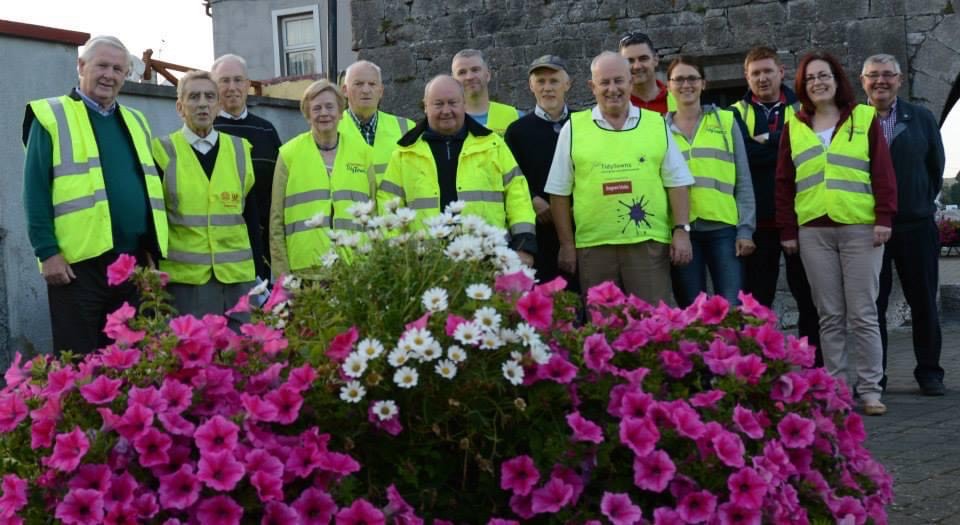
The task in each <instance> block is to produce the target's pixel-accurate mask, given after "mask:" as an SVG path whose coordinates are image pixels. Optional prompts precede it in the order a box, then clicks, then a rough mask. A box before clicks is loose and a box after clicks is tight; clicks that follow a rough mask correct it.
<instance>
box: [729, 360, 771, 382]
mask: <svg viewBox="0 0 960 525" xmlns="http://www.w3.org/2000/svg"><path fill="white" fill-rule="evenodd" d="M733 370H734V372H735V373H736V374H737V378H738V379H741V380H743V381H746V382H747V384H750V385H755V384H757V383H758V382H760V378H761V376H763V373H764V372H766V370H767V365H766V364H764V362H763V359H762V358H761V357H760V356H758V355H756V354H750V355H745V356H742V357H740V359H738V360H737V362H736V364H735V365H734V368H733Z"/></svg>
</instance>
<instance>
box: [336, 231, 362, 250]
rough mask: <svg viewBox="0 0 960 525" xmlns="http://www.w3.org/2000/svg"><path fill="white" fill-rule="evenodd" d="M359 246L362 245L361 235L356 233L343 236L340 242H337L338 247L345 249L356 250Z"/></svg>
mask: <svg viewBox="0 0 960 525" xmlns="http://www.w3.org/2000/svg"><path fill="white" fill-rule="evenodd" d="M359 244H360V235H359V234H356V233H350V234H347V235H342V236H340V241H339V242H337V245H338V246H343V247H345V248H356V247H357V246H358V245H359Z"/></svg>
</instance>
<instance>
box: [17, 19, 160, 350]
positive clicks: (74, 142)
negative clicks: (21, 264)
mask: <svg viewBox="0 0 960 525" xmlns="http://www.w3.org/2000/svg"><path fill="white" fill-rule="evenodd" d="M77 63H78V68H77V69H78V71H79V74H80V85H79V86H78V87H76V88H74V89H73V90H72V91H71V92H70V94H69V95H65V96H61V97H54V98H48V99H39V100H34V101H32V102H30V103H29V104H28V105H27V108H26V113H25V115H24V118H23V142H24V145H25V146H26V162H25V164H24V208H25V211H26V215H27V228H28V233H29V237H30V242H31V244H32V245H33V249H34V253H35V255H36V256H37V258H38V259H39V260H40V266H41V272H42V274H43V278H44V280H45V281H46V282H47V296H48V299H49V302H50V321H51V325H52V327H53V349H54V351H55V352H60V351H63V350H71V351H73V352H78V353H88V352H91V351H93V350H96V349H97V348H99V347H103V346H106V345H108V344H109V343H110V341H109V340H108V339H107V338H106V337H105V336H104V334H103V327H104V325H105V323H106V315H107V314H108V313H110V312H113V311H114V310H116V309H117V308H119V307H120V306H121V305H123V303H124V302H128V303H131V304H136V303H137V291H136V289H135V287H134V286H133V284H132V283H129V282H128V283H125V284H123V285H121V286H116V287H114V286H109V285H108V284H107V266H109V265H110V264H111V263H113V262H114V261H115V260H116V259H117V256H118V255H119V254H123V253H126V254H132V255H135V256H136V257H137V260H138V262H140V263H141V264H150V263H151V261H152V260H155V259H158V258H159V256H160V255H162V254H165V253H166V249H167V218H166V214H165V213H164V207H163V190H162V188H161V185H160V178H159V177H158V176H157V170H156V167H155V165H154V162H153V157H152V156H151V155H150V127H149V126H148V124H147V120H146V119H145V118H144V116H143V114H142V113H140V112H139V111H137V110H135V109H132V108H129V107H126V106H121V105H120V104H118V103H117V94H118V93H119V92H120V88H121V86H123V81H124V79H125V78H126V76H127V72H128V71H129V67H130V54H129V53H128V52H127V48H126V47H124V45H123V43H121V42H120V40H118V39H117V38H115V37H112V36H98V37H94V38H92V39H90V40H89V41H88V42H87V43H86V45H85V47H84V51H83V54H81V55H80V58H79V60H78V61H77Z"/></svg>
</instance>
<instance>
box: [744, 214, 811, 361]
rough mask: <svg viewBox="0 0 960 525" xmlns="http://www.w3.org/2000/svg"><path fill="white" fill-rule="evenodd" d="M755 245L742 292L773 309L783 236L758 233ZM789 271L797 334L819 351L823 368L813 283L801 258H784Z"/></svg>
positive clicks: (746, 260)
mask: <svg viewBox="0 0 960 525" xmlns="http://www.w3.org/2000/svg"><path fill="white" fill-rule="evenodd" d="M753 243H754V244H756V245H757V249H756V251H754V252H753V253H752V254H751V255H750V256H749V257H746V258H744V260H743V270H744V276H743V289H744V291H745V292H748V293H751V294H753V298H754V299H756V300H757V301H759V302H760V304H762V305H765V306H768V307H769V306H771V305H773V299H774V297H775V296H776V295H777V279H779V278H780V254H781V253H782V251H783V249H782V248H781V246H780V232H779V231H777V230H774V229H758V230H757V231H756V232H754V234H753ZM783 256H784V259H785V261H786V267H787V286H788V287H789V288H790V293H791V294H793V299H794V301H796V302H797V312H798V319H797V333H798V334H799V335H800V337H806V338H807V341H808V342H809V344H811V345H814V346H815V347H816V348H817V352H816V353H817V359H816V366H823V354H822V353H821V352H820V317H819V314H817V307H816V306H814V304H813V295H811V293H810V282H809V281H807V274H806V273H805V272H804V269H803V262H801V261H800V255H797V254H795V255H787V254H783Z"/></svg>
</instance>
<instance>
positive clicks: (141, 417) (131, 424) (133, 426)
mask: <svg viewBox="0 0 960 525" xmlns="http://www.w3.org/2000/svg"><path fill="white" fill-rule="evenodd" d="M153 416H154V414H153V411H152V410H150V409H149V408H147V407H145V406H143V405H139V404H136V403H134V404H132V405H130V406H128V407H127V410H126V412H124V413H123V416H121V417H119V418H118V419H117V420H116V421H115V422H114V423H113V426H114V428H115V429H116V431H117V433H118V434H120V435H121V436H123V437H125V438H127V439H128V440H131V441H132V440H133V439H135V438H136V437H137V436H139V435H140V433H141V432H143V431H145V430H146V429H147V428H148V427H149V426H150V425H152V424H153Z"/></svg>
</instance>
